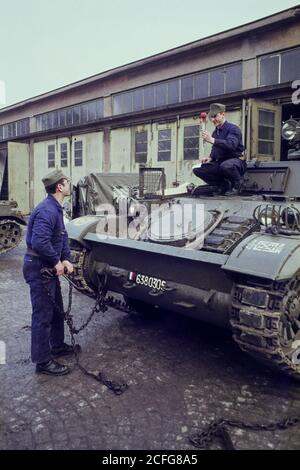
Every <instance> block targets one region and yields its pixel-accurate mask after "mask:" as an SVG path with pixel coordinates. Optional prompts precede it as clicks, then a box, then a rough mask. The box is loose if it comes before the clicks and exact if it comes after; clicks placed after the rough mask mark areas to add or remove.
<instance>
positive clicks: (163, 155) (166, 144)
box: [157, 129, 171, 162]
mask: <svg viewBox="0 0 300 470" xmlns="http://www.w3.org/2000/svg"><path fill="white" fill-rule="evenodd" d="M157 160H158V161H159V162H167V161H170V160H171V129H161V130H159V131H158V155H157Z"/></svg>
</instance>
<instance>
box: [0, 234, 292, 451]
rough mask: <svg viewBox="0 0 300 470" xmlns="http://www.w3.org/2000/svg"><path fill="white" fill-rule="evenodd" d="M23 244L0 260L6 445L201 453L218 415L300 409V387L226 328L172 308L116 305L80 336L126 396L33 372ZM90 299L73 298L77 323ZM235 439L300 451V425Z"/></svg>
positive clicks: (90, 357)
mask: <svg viewBox="0 0 300 470" xmlns="http://www.w3.org/2000/svg"><path fill="white" fill-rule="evenodd" d="M24 249H25V248H24V243H23V244H22V245H21V246H20V247H18V248H17V249H15V250H13V251H11V252H10V253H7V254H4V255H2V256H1V257H0V340H2V341H5V343H6V364H4V365H0V400H1V403H0V449H97V450H99V449H101V450H106V449H110V450H116V449H120V450H125V449H128V450H133V449H144V450H158V451H159V450H188V449H190V450H194V448H193V446H192V445H191V444H190V442H189V440H188V436H189V435H190V434H192V433H194V432H195V431H197V430H200V429H203V428H205V427H206V426H207V424H209V423H210V422H211V421H212V420H214V419H216V418H223V417H224V418H231V419H235V420H236V419H238V420H244V421H250V422H258V423H269V422H272V421H276V420H281V419H282V418H283V417H285V416H294V415H300V383H299V384H297V383H293V382H291V381H289V380H287V379H285V378H284V377H281V376H278V375H275V374H273V373H272V372H271V371H269V370H268V369H266V368H264V367H263V366H260V365H258V364H257V363H256V362H255V361H254V360H253V359H251V358H250V357H248V356H247V355H245V354H243V353H242V352H240V350H239V349H238V347H237V346H236V345H235V344H234V342H233V341H232V340H231V337H230V334H229V333H226V332H224V331H221V330H216V329H215V328H213V327H210V326H207V325H204V324H202V323H200V322H196V321H193V320H190V319H188V318H183V317H178V316H175V315H172V314H164V315H162V316H161V317H158V318H156V319H151V320H147V319H144V318H142V317H140V316H135V315H128V314H125V313H122V312H119V311H116V310H113V309H109V310H108V311H107V312H106V313H105V314H101V315H100V314H99V315H98V316H97V317H96V318H95V319H94V320H93V321H92V323H91V324H90V325H89V327H88V328H87V329H86V330H84V332H82V333H81V334H80V335H79V343H80V344H81V346H82V349H83V352H82V354H81V361H82V363H83V364H84V365H85V366H87V367H88V369H89V370H91V371H103V372H105V373H106V375H107V376H108V377H111V378H113V379H118V380H121V381H122V380H123V381H125V382H127V383H128V384H129V389H128V390H127V391H126V392H125V393H124V394H123V395H121V396H116V395H114V394H113V393H112V392H111V391H109V390H108V389H107V388H106V387H105V386H103V385H101V384H100V383H98V382H96V381H94V380H92V379H91V378H88V377H86V376H84V375H83V374H82V373H81V372H80V371H79V370H78V369H75V370H74V371H73V372H72V373H71V374H70V375H67V376H63V377H49V376H45V375H38V374H35V372H34V366H33V364H32V363H31V360H30V321H31V305H30V298H29V290H28V286H27V285H26V284H25V283H24V281H23V278H22V272H21V267H22V256H23V254H24ZM63 283H64V291H65V292H67V286H66V285H65V281H63ZM92 304H93V302H92V301H91V300H90V299H88V298H86V297H84V296H82V295H81V294H78V293H75V294H74V307H73V312H74V316H75V319H76V323H77V324H80V323H81V322H82V321H83V320H84V319H85V318H86V317H87V315H88V314H89V311H90V308H91V306H92ZM67 339H68V335H67ZM61 362H65V363H68V364H73V363H74V361H73V359H72V358H68V359H64V360H62V361H61ZM231 436H232V440H233V442H234V444H235V446H236V447H237V448H238V449H300V426H297V427H293V428H290V429H288V430H285V431H274V432H249V431H244V430H240V429H232V430H231ZM211 448H212V449H218V448H221V445H220V442H217V441H216V442H214V443H213V444H212V446H211Z"/></svg>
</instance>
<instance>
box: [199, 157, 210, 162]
mask: <svg viewBox="0 0 300 470" xmlns="http://www.w3.org/2000/svg"><path fill="white" fill-rule="evenodd" d="M209 162H211V158H210V157H205V158H202V160H201V163H209Z"/></svg>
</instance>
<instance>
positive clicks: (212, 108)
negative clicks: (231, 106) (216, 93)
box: [208, 103, 226, 119]
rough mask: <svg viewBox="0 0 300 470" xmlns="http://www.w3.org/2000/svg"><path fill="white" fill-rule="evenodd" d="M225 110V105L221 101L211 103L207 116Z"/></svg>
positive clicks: (210, 116) (212, 115) (209, 116)
mask: <svg viewBox="0 0 300 470" xmlns="http://www.w3.org/2000/svg"><path fill="white" fill-rule="evenodd" d="M225 111H226V106H225V104H221V103H212V104H211V105H210V107H209V113H208V118H209V119H211V118H212V117H214V116H215V115H216V114H218V113H225Z"/></svg>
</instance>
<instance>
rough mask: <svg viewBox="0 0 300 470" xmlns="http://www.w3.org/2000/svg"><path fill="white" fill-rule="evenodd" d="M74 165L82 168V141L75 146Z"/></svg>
mask: <svg viewBox="0 0 300 470" xmlns="http://www.w3.org/2000/svg"><path fill="white" fill-rule="evenodd" d="M74 165H75V166H82V141H80V140H78V141H76V142H75V145H74Z"/></svg>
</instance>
